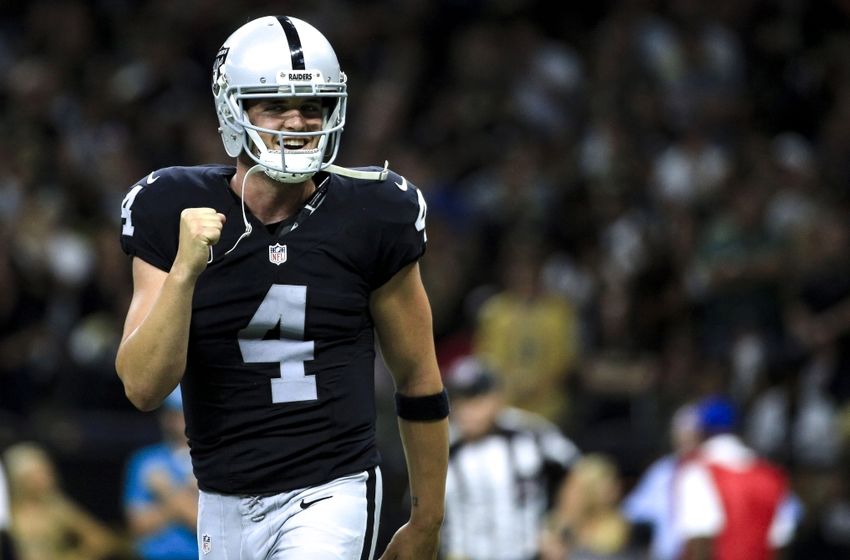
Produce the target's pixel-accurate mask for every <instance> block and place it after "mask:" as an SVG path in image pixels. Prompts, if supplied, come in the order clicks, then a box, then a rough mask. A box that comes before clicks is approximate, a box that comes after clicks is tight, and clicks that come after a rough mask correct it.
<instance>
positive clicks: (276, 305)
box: [239, 284, 318, 403]
mask: <svg viewBox="0 0 850 560" xmlns="http://www.w3.org/2000/svg"><path fill="white" fill-rule="evenodd" d="M306 310H307V286H292V285H288V284H274V285H273V286H272V287H271V288H270V289H269V291H268V293H267V294H266V297H265V298H263V301H262V303H260V307H258V308H257V311H256V312H255V313H254V316H253V317H251V322H249V323H248V326H247V327H245V328H244V329H242V330H240V331H239V350H240V351H241V352H242V360H243V361H245V363H278V364H280V379H272V380H271V384H272V402H274V403H287V402H300V401H314V400H316V399H317V398H318V395H317V392H316V377H315V376H313V375H310V376H308V375H307V374H306V373H305V371H304V362H306V361H308V360H312V359H313V351H314V348H315V342H313V341H312V340H311V341H305V340H303V339H304V322H305V314H306ZM278 326H279V327H280V337H279V339H278V340H275V339H272V340H266V339H265V336H266V335H267V334H268V332H269V331H270V330H272V329H274V328H275V327H278Z"/></svg>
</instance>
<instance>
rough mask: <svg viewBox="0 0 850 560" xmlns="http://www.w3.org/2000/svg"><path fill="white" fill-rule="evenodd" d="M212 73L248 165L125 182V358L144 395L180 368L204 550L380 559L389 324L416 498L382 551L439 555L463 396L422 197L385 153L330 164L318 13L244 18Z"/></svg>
mask: <svg viewBox="0 0 850 560" xmlns="http://www.w3.org/2000/svg"><path fill="white" fill-rule="evenodd" d="M212 78H213V80H212V91H213V96H214V100H215V110H216V113H217V115H218V119H219V124H220V128H219V132H220V134H221V139H222V141H223V143H224V147H225V150H226V152H227V154H228V155H230V156H231V157H234V158H236V162H235V166H224V165H203V166H197V167H170V168H167V169H160V170H157V171H154V172H152V173H151V174H150V175H148V176H147V177H144V178H142V179H141V180H140V181H139V182H138V183H137V184H135V185H134V186H133V187H132V188H131V189H130V191H129V192H128V194H127V196H126V197H125V199H124V201H123V203H122V208H121V214H122V236H121V244H122V247H123V249H124V251H125V252H126V253H127V254H128V255H131V256H132V257H133V258H132V269H133V286H134V288H133V299H132V302H131V304H130V308H129V311H128V313H127V318H126V322H125V326H124V333H123V337H122V341H121V345H120V347H119V349H118V355H117V359H116V369H117V372H118V375H119V377H120V378H121V380H122V382H123V383H124V388H125V392H126V394H127V397H128V398H129V399H130V401H131V402H132V403H133V404H134V405H135V406H136V407H138V408H139V409H142V410H151V409H154V408H156V407H157V406H159V404H160V403H161V402H162V400H163V399H164V398H165V397H166V396H167V395H168V394H169V393H170V392H171V391H172V389H174V388H175V387H176V386H177V385H178V384H180V387H181V390H182V393H183V402H184V412H185V416H186V433H187V436H188V439H189V443H190V447H191V454H192V463H193V468H194V472H195V476H196V478H197V480H198V485H199V488H200V498H199V519H198V535H197V537H198V547H199V550H200V553H199V556H200V557H201V558H204V559H205V560H217V559H225V558H227V559H228V560H234V559H253V558H265V559H273V560H282V559H287V560H289V559H299V560H301V559H304V558H310V559H311V560H330V559H334V560H336V559H343V558H345V559H367V558H369V559H371V558H373V557H374V554H375V546H376V537H377V534H378V529H377V521H378V518H379V514H380V506H381V474H380V470H379V468H378V460H379V457H378V451H377V450H376V447H375V406H374V358H375V356H374V348H375V340H374V337H375V334H377V336H378V340H379V342H380V347H381V351H382V354H383V358H384V360H385V362H386V363H387V365H388V366H389V369H390V370H391V372H392V375H393V379H394V382H395V386H396V395H395V400H396V410H397V413H398V416H399V429H400V434H401V438H402V442H403V444H404V447H405V453H406V457H407V466H408V473H409V481H410V492H411V498H412V499H411V515H410V520H409V521H408V522H407V523H406V524H405V525H403V526H402V527H401V528H400V529H399V530H398V532H397V533H396V534H395V535H394V536H393V538H392V539H391V541H390V543H389V545H388V547H387V549H386V551H385V553H384V555H383V556H382V557H381V558H393V559H413V558H415V559H417V560H420V559H425V558H434V557H435V556H436V549H437V544H438V534H439V528H440V524H441V521H442V518H443V499H444V493H445V489H444V488H445V476H446V464H447V456H448V445H447V439H448V438H447V422H446V418H447V416H448V398H447V396H446V392H445V390H444V388H443V385H442V382H441V380H440V374H439V371H438V368H437V363H436V358H435V355H434V343H433V335H432V326H431V311H430V307H429V303H428V299H427V296H426V293H425V290H424V288H423V286H422V282H421V279H420V274H419V267H418V264H417V261H418V259H419V258H420V257H421V256H422V254H423V252H424V250H425V214H426V205H425V200H424V199H423V197H422V193H421V192H420V191H419V190H418V189H417V188H416V187H415V186H414V185H412V184H411V183H410V182H409V181H408V180H407V179H406V178H405V177H402V176H400V175H398V174H396V173H393V172H392V171H389V170H387V168H386V165H385V166H384V167H383V168H381V167H374V168H365V169H346V168H342V167H338V166H336V165H334V163H333V162H334V159H335V157H336V154H337V150H338V148H339V141H340V135H341V133H342V129H343V127H344V125H345V116H346V96H347V89H346V87H347V86H346V77H345V74H344V73H343V72H341V71H340V67H339V63H338V60H337V57H336V54H335V53H334V50H333V48H332V47H331V45H330V43H329V42H328V41H327V39H326V38H325V37H324V36H323V35H322V34H321V33H320V32H319V31H318V30H317V29H315V28H314V27H312V26H311V25H309V24H308V23H306V22H304V21H301V20H299V19H296V18H294V17H274V16H268V17H262V18H259V19H255V20H253V21H250V22H248V23H247V24H245V25H243V26H242V27H240V28H239V29H237V30H236V31H235V32H234V33H233V34H232V35H231V36H230V37H229V38H228V39H227V40H226V41H225V43H224V45H223V46H222V47H221V49H220V50H219V52H218V55H217V56H216V59H215V62H214V65H213V77H212Z"/></svg>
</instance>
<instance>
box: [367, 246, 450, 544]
mask: <svg viewBox="0 0 850 560" xmlns="http://www.w3.org/2000/svg"><path fill="white" fill-rule="evenodd" d="M371 311H372V316H373V318H374V320H375V328H376V331H377V334H378V339H379V341H380V343H381V352H382V355H383V357H384V361H385V362H386V364H387V366H388V367H389V369H390V372H391V373H392V376H393V379H394V381H395V386H396V391H397V392H398V394H399V395H400V397H401V398H402V399H404V398H406V397H407V398H410V397H412V398H413V399H414V400H413V401H412V402H413V403H414V405H415V406H417V407H419V408H424V410H423V411H422V413H421V414H418V413H417V414H415V415H416V416H422V417H427V416H429V414H428V412H429V410H431V409H436V410H435V414H433V416H441V413H440V411H439V397H438V395H440V394H441V392H442V391H443V383H442V380H441V378H440V371H439V368H438V367H437V358H436V355H435V352H434V337H433V332H432V323H431V308H430V304H429V303H428V297H427V295H426V294H425V289H424V287H423V286H422V280H421V278H420V276H419V265H418V264H417V263H414V264H411V265H408V266H407V267H405V268H403V269H402V270H400V271H399V272H398V273H397V274H396V275H395V276H394V277H393V278H392V279H390V281H389V282H387V283H386V284H385V285H384V286H382V287H381V288H379V289H378V290H376V291H375V293H374V294H373V295H372V301H371ZM421 397H431V398H430V399H427V398H426V399H424V400H423V399H421ZM417 398H419V399H418V400H417ZM408 402H410V401H408ZM416 403H418V404H416ZM420 405H421V406H420ZM399 431H400V433H401V441H402V444H403V446H404V452H405V458H406V460H407V470H408V477H409V481H410V496H411V511H410V521H409V522H408V523H407V524H405V525H404V526H403V527H402V528H401V529H399V531H398V532H397V533H396V534H395V536H393V538H392V540H391V541H390V544H389V546H388V547H387V550H386V552H385V553H384V555H383V556H382V557H381V558H384V559H393V560H396V559H397V560H408V559H410V560H413V559H416V560H423V559H429V558H436V554H437V547H438V544H439V532H440V526H441V524H442V520H443V514H444V509H445V486H446V470H447V468H448V455H449V450H448V421H447V419H446V418H445V417H443V418H439V419H434V420H405V419H403V418H399Z"/></svg>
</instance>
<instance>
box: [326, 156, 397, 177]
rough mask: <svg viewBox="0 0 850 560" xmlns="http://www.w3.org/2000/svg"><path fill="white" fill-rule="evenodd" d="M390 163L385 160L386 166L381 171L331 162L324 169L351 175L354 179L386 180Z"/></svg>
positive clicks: (345, 175)
mask: <svg viewBox="0 0 850 560" xmlns="http://www.w3.org/2000/svg"><path fill="white" fill-rule="evenodd" d="M389 165H390V162H388V161H386V160H384V168H383V169H382V170H380V171H360V170H358V169H349V168H347V167H340V166H339V165H334V164H330V165H327V166H326V167H325V168H324V170H325V171H327V172H328V173H334V174H336V175H342V176H344V177H351V178H352V179H366V180H369V181H384V180H386V178H387V174H388V171H387V168H388V167H389Z"/></svg>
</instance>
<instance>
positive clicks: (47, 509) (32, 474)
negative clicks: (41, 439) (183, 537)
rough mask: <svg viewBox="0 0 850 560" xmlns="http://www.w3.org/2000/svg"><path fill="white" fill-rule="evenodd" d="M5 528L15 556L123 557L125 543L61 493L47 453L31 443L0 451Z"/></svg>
mask: <svg viewBox="0 0 850 560" xmlns="http://www.w3.org/2000/svg"><path fill="white" fill-rule="evenodd" d="M3 460H4V463H5V465H6V468H7V470H8V475H9V489H10V503H11V508H10V509H11V533H12V537H13V538H14V541H15V545H16V547H17V550H18V554H19V556H20V559H21V560H105V559H119V558H129V557H130V556H129V554H128V553H127V551H128V550H129V549H128V547H127V544H126V542H125V541H124V540H123V539H122V538H121V537H119V536H118V535H117V534H115V533H114V532H113V531H112V530H111V529H110V528H108V527H107V526H105V525H103V524H102V523H101V522H100V521H98V520H97V519H95V518H94V517H93V516H92V515H90V514H89V513H88V512H86V511H85V510H84V509H83V508H82V507H80V506H79V505H78V504H76V503H74V501H73V500H72V499H71V498H70V497H68V496H66V495H65V494H64V492H63V490H62V488H61V487H60V485H59V481H58V479H57V477H56V472H55V469H54V466H53V463H52V461H51V459H50V457H49V456H48V455H47V453H46V452H45V450H44V449H42V448H41V447H40V446H38V445H37V444H34V443H19V444H16V445H13V446H11V447H9V448H8V449H7V450H6V451H5V453H4V454H3Z"/></svg>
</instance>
